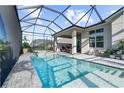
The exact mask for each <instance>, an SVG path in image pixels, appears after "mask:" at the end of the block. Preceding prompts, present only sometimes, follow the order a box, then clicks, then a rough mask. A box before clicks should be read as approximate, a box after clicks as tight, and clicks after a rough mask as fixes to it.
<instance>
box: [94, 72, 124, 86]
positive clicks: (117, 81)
mask: <svg viewBox="0 0 124 93" xmlns="http://www.w3.org/2000/svg"><path fill="white" fill-rule="evenodd" d="M118 73H120V72H118ZM93 74H94V75H97V76H98V77H101V78H102V79H104V80H106V81H108V82H109V83H111V84H112V85H114V86H116V87H124V79H123V78H119V76H118V74H117V76H116V75H111V74H108V73H104V72H101V71H95V72H93Z"/></svg>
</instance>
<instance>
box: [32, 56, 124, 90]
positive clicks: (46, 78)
mask: <svg viewBox="0 0 124 93" xmlns="http://www.w3.org/2000/svg"><path fill="white" fill-rule="evenodd" d="M31 59H32V63H33V65H34V67H35V69H36V71H37V74H38V76H39V78H40V80H41V82H42V85H43V86H42V87H44V88H52V87H53V88H57V87H63V86H64V85H67V84H68V83H70V82H73V81H74V80H76V79H79V78H82V77H83V78H84V77H85V79H83V82H84V83H85V85H87V86H88V87H100V86H99V85H97V84H95V83H94V82H97V81H96V80H97V78H96V79H95V81H94V80H91V81H90V78H91V77H90V74H93V75H95V77H96V76H97V77H98V78H100V77H101V78H100V79H102V81H105V83H106V82H107V83H109V84H110V85H111V86H113V87H119V86H120V87H124V84H119V82H120V83H122V81H123V80H124V70H121V69H117V68H113V67H108V66H104V65H100V64H94V63H92V62H88V61H85V60H79V59H74V58H70V57H67V56H62V55H52V56H48V57H45V58H39V57H32V58H31ZM98 72H99V73H100V74H101V73H103V74H101V75H103V76H101V75H100V76H98V74H99V73H98ZM104 73H105V74H104ZM96 74H97V75H96ZM88 75H89V77H88ZM105 75H108V76H109V78H108V77H105ZM86 76H87V77H86ZM91 76H92V75H91ZM111 76H112V78H113V77H114V78H119V80H120V81H116V80H115V82H114V81H112V82H111V81H110V80H111ZM92 77H93V76H92ZM102 77H104V78H102ZM88 78H89V79H88ZM105 78H108V80H105ZM91 79H92V78H91ZM86 80H88V81H86ZM98 80H99V79H98ZM93 81H94V82H93ZM98 82H99V81H98ZM98 82H97V83H98ZM93 83H94V84H93ZM101 83H102V82H101Z"/></svg>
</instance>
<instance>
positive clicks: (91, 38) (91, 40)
mask: <svg viewBox="0 0 124 93" xmlns="http://www.w3.org/2000/svg"><path fill="white" fill-rule="evenodd" d="M89 42H90V47H95V37H90V38H89Z"/></svg>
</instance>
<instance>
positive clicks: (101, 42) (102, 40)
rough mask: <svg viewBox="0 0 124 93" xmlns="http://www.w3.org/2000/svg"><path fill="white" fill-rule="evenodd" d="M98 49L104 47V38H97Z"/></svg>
mask: <svg viewBox="0 0 124 93" xmlns="http://www.w3.org/2000/svg"><path fill="white" fill-rule="evenodd" d="M96 47H100V48H102V47H104V39H103V36H96Z"/></svg>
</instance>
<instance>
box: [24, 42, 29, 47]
mask: <svg viewBox="0 0 124 93" xmlns="http://www.w3.org/2000/svg"><path fill="white" fill-rule="evenodd" d="M22 48H30V45H29V43H28V42H23V43H22Z"/></svg>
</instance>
